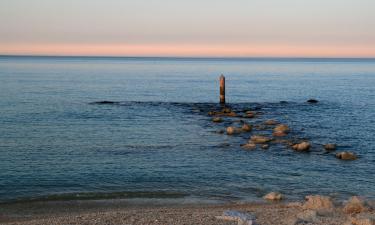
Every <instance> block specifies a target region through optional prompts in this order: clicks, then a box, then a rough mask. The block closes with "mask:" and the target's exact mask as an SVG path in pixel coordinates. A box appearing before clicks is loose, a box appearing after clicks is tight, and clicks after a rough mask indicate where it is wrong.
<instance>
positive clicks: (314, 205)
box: [303, 195, 334, 210]
mask: <svg viewBox="0 0 375 225" xmlns="http://www.w3.org/2000/svg"><path fill="white" fill-rule="evenodd" d="M305 199H306V200H307V201H306V202H305V204H303V208H304V209H312V210H333V209H334V205H333V203H332V201H331V198H330V197H327V196H321V195H308V196H306V197H305Z"/></svg>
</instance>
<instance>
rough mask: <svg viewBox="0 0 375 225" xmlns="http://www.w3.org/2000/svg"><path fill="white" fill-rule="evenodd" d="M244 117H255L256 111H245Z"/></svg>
mask: <svg viewBox="0 0 375 225" xmlns="http://www.w3.org/2000/svg"><path fill="white" fill-rule="evenodd" d="M243 117H244V118H254V117H255V113H254V112H252V111H247V112H245V115H244V116H243Z"/></svg>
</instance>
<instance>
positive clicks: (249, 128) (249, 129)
mask: <svg viewBox="0 0 375 225" xmlns="http://www.w3.org/2000/svg"><path fill="white" fill-rule="evenodd" d="M252 129H253V126H251V125H250V124H247V123H244V124H243V125H242V130H243V131H244V132H250V131H251V130H252Z"/></svg>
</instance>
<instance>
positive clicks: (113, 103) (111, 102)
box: [90, 101, 120, 105]
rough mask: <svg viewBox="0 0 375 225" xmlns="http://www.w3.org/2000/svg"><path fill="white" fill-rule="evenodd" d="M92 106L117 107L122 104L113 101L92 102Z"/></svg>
mask: <svg viewBox="0 0 375 225" xmlns="http://www.w3.org/2000/svg"><path fill="white" fill-rule="evenodd" d="M90 104H95V105H117V104H120V102H113V101H99V102H92V103H90Z"/></svg>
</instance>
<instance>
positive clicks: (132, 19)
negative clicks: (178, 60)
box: [0, 0, 375, 57]
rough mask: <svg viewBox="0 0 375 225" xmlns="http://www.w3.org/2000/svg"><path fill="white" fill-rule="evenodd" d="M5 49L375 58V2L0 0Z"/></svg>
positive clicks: (0, 41)
mask: <svg viewBox="0 0 375 225" xmlns="http://www.w3.org/2000/svg"><path fill="white" fill-rule="evenodd" d="M0 54H27V55H113V56H198V57H205V56H212V57H225V56H234V57H259V56H260V57H266V56H274V57H375V1H374V0H231V1H229V0H1V1H0Z"/></svg>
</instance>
